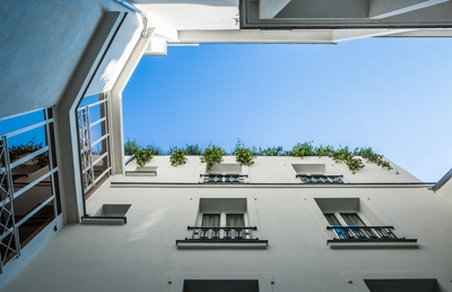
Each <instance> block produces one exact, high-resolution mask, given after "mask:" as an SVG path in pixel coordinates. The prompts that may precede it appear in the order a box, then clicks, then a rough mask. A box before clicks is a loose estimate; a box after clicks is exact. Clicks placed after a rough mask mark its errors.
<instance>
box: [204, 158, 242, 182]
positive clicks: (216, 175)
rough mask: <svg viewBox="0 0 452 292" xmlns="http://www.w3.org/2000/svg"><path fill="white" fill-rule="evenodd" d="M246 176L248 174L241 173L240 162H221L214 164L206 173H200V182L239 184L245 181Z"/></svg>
mask: <svg viewBox="0 0 452 292" xmlns="http://www.w3.org/2000/svg"><path fill="white" fill-rule="evenodd" d="M206 172H207V171H206ZM247 177H248V175H246V174H242V166H241V165H240V164H238V163H221V164H217V165H214V166H213V167H212V169H211V170H210V171H208V172H207V173H206V174H201V178H202V181H201V182H202V183H208V184H239V183H245V180H246V178H247Z"/></svg>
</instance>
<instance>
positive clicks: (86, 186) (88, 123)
mask: <svg viewBox="0 0 452 292" xmlns="http://www.w3.org/2000/svg"><path fill="white" fill-rule="evenodd" d="M95 106H99V109H100V113H101V114H100V118H99V119H97V120H95V121H92V120H91V115H90V109H91V108H93V107H95ZM107 110H108V100H107V99H102V100H99V101H96V102H93V103H90V104H87V105H84V106H81V107H79V108H78V109H77V124H78V133H79V142H80V164H81V176H82V184H83V192H84V194H85V195H86V194H87V193H88V192H89V191H90V190H91V189H92V188H93V187H94V186H96V184H98V182H99V181H100V180H101V179H102V178H103V177H105V175H107V174H110V173H111V161H110V133H109V129H108V118H107ZM102 123H104V126H105V127H104V131H103V133H102V136H101V137H100V138H98V139H96V140H95V141H93V140H92V139H93V134H92V128H93V127H94V126H96V125H99V124H100V125H102ZM99 143H105V148H106V149H102V152H103V151H105V152H104V153H102V154H101V156H100V157H98V158H94V155H95V153H94V151H93V148H94V146H96V145H97V144H99ZM105 158H106V165H105V170H104V171H103V172H102V173H101V174H100V175H99V176H97V177H96V172H95V169H94V168H95V165H96V164H98V163H99V162H101V161H102V160H103V159H105Z"/></svg>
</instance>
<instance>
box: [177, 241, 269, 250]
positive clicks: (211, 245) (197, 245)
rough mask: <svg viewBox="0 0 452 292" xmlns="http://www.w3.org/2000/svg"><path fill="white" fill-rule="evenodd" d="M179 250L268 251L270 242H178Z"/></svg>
mask: <svg viewBox="0 0 452 292" xmlns="http://www.w3.org/2000/svg"><path fill="white" fill-rule="evenodd" d="M176 246H177V248H178V249H266V248H267V247H268V240H258V239H256V240H196V239H185V240H176Z"/></svg>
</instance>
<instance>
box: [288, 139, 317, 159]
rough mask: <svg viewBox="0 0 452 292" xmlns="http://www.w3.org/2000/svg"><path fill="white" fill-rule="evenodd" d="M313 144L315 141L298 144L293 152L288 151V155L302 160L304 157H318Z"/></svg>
mask: <svg viewBox="0 0 452 292" xmlns="http://www.w3.org/2000/svg"><path fill="white" fill-rule="evenodd" d="M312 143H313V141H309V142H304V143H297V145H295V146H293V148H292V150H289V151H286V154H287V155H289V156H295V157H301V158H303V157H304V156H317V153H316V152H315V149H314V146H313V145H312Z"/></svg>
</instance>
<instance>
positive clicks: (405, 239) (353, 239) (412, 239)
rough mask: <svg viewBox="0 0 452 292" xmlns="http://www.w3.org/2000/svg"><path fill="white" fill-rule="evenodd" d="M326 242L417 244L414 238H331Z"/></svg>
mask: <svg viewBox="0 0 452 292" xmlns="http://www.w3.org/2000/svg"><path fill="white" fill-rule="evenodd" d="M327 242H335V243H336V242H337V243H339V242H344V243H345V242H417V239H416V238H405V237H401V238H381V237H378V238H333V239H328V240H327Z"/></svg>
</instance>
